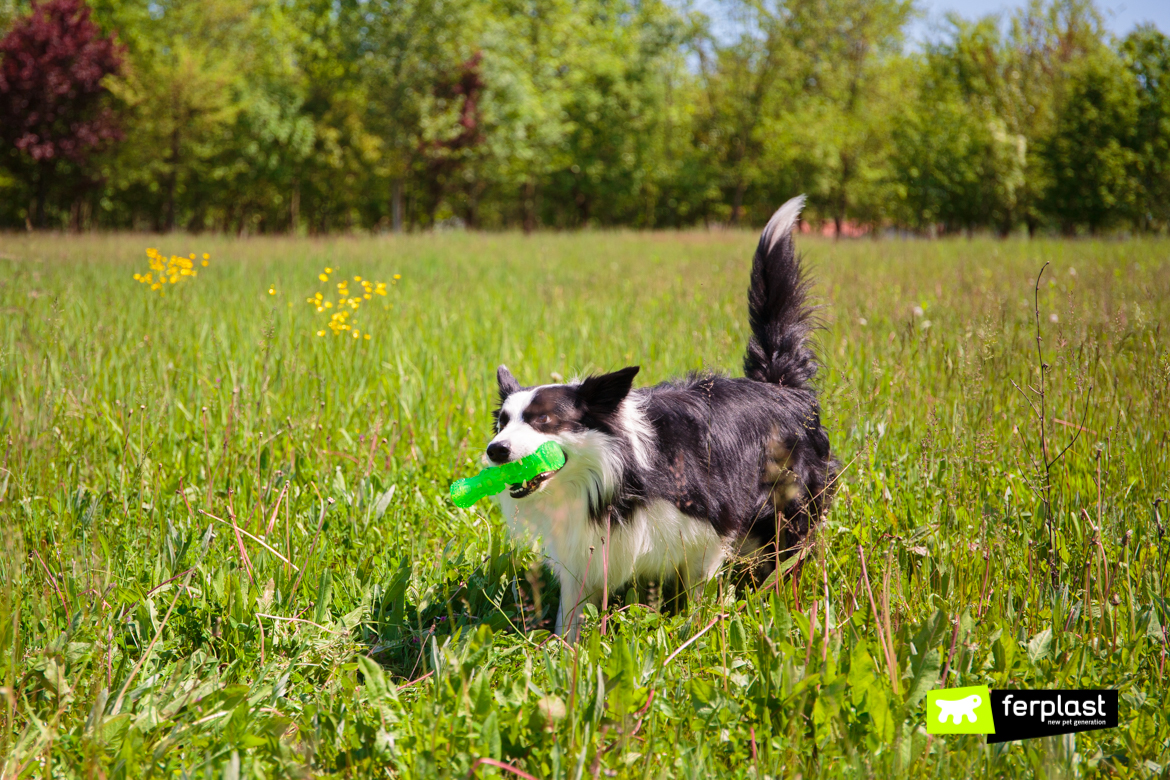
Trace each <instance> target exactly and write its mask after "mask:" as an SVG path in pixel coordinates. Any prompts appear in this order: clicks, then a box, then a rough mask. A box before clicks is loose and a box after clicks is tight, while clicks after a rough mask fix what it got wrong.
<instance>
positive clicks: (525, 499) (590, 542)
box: [486, 196, 836, 640]
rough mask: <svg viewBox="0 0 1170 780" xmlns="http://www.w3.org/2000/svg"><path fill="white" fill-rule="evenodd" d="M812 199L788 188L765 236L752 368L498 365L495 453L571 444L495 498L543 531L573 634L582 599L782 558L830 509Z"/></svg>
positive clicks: (692, 580)
mask: <svg viewBox="0 0 1170 780" xmlns="http://www.w3.org/2000/svg"><path fill="white" fill-rule="evenodd" d="M803 205H804V197H803V196H801V197H797V198H793V199H792V200H790V201H788V202H787V203H785V204H784V205H783V206H781V207H780V208H779V209H778V210H777V211H776V213H775V215H773V217H772V218H771V220H770V221H769V222H768V224H767V226H766V227H765V228H764V230H763V233H762V234H761V236H760V242H759V246H758V247H757V249H756V253H755V257H754V259H753V261H752V270H751V281H750V286H749V289H748V318H749V322H750V325H751V336H750V338H749V339H748V344H747V354H746V355H745V356H744V362H743V366H744V377H743V378H731V377H727V376H722V375H719V374H716V373H698V374H690V375H688V376H686V377H685V378H681V379H676V380H671V381H667V382H663V383H662V384H658V385H655V386H653V387H646V388H639V389H633V382H634V377H635V376H636V375H637V374H638V369H639V367H638V366H630V367H627V368H623V369H621V370H619V371H614V372H613V373H608V374H602V375H598V376H589V377H586V378H584V379H580V380H574V381H570V382H568V383H566V384H552V385H539V386H535V387H523V386H521V385H520V383H519V382H518V381H517V380H516V378H515V377H514V376H513V375H512V373H511V372H510V371H509V370H508V368H507V367H506V366H502V365H501V366H500V367H499V369H498V370H497V372H496V378H497V382H498V384H499V400H500V403H499V406H498V407H497V408H496V409H495V411H494V412H493V416H494V418H495V436H494V438H492V440H491V441H490V443H489V444H488V446H487V451H486V460H487V461H489V462H490V463H492V464H497V465H498V464H502V463H506V462H509V461H513V460H519V459H521V458H523V457H525V456H527V455H530V454H531V453H533V452H535V451H536V449H537V448H538V447H540V446H541V445H542V444H544V443H545V442H547V441H554V442H556V443H557V444H559V445H560V446H561V448H562V449H563V450H564V452H565V465H564V466H563V467H562V468H560V469H559V470H557V471H553V472H547V473H544V474H540V475H538V476H536V477H534V478H532V479H530V480H528V481H527V482H524V483H521V484H514V485H509V486H508V487H507V489H505V490H504V491H503V492H501V493H500V494H498V495H497V496H495V497H494V500H496V501H497V502H498V504H499V506H500V508H501V510H502V512H503V514H504V517H505V519H506V521H507V524H508V528H509V531H510V533H511V534H512V535H513V536H514V537H517V538H525V537H529V538H531V537H539V538H540V539H541V543H542V546H543V551H544V554H545V555H546V556H547V558H548V560H549V562H550V563H551V566H552V569H553V570H554V573H555V574H556V576H557V578H558V580H559V581H560V588H561V593H560V596H561V597H560V610H559V612H558V614H557V619H556V632H557V634H560V635H562V636H566V637H568V638H569V639H570V640H572V639H575V638H576V637H577V636H578V634H579V630H580V623H581V614H582V613H581V607H582V606H583V605H584V604H585V603H593V604H595V605H599V604H600V603H601V598H602V595H603V592H604V591H605V590H606V588H608V589H609V590H610V591H612V590H613V589H615V588H617V587H620V586H622V585H623V584H626V583H629V582H630V581H631V580H638V579H643V580H647V579H653V580H657V581H663V580H666V579H671V578H677V580H678V581H679V583H680V585H682V586H683V587H684V588H687V589H691V588H694V587H695V586H701V585H702V584H704V583H706V582H707V581H708V580H710V579H711V578H713V577H714V576H715V575H716V574H717V573H718V572H719V570H720V569H721V567H722V566H723V565H724V563H725V562H727V561H728V560H729V559H731V558H734V557H736V556H739V555H744V554H749V553H750V554H754V556H755V560H756V561H757V564H756V565H757V567H758V566H759V565H766V566H767V565H770V566H773V567H774V566H775V565H776V563H778V562H779V560H780V559H781V557H783V556H786V555H789V554H792V553H793V551H795V550H797V549H799V548H800V545H801V544H802V543H804V541H805V540H806V538H807V537H808V534H809V530H810V528H811V527H812V525H813V524H815V522H816V521H817V519H818V518H819V517H820V516H821V515H822V513H823V512H824V511H825V510H826V509H827V508H828V505H829V502H830V500H831V495H830V488H831V485H832V483H833V481H834V478H835V470H836V464H835V462H834V460H833V457H832V455H831V453H830V449H829V437H828V434H827V432H826V431H825V429H824V427H823V426H822V425H821V421H820V407H819V404H818V401H817V395H816V392H815V390H814V388H813V387H812V385H811V383H812V380H813V378H814V377H815V375H816V372H817V368H818V360H817V357H816V354H815V352H814V349H813V345H812V344H811V340H810V334H811V331H812V330H813V328H814V327H815V324H814V322H813V308H812V306H811V305H810V304H809V302H808V288H809V282H808V280H807V279H806V278H805V276H804V274H803V272H802V270H801V267H800V261H799V258H798V257H797V255H796V250H795V245H794V240H793V236H792V230H793V227H794V225H795V224H796V220H797V218H798V216H799V215H800V210H801V207H802V206H803ZM761 562H762V564H761ZM769 562H771V563H770V564H769Z"/></svg>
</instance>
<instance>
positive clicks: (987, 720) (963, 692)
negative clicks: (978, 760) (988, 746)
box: [926, 685, 1118, 743]
mask: <svg viewBox="0 0 1170 780" xmlns="http://www.w3.org/2000/svg"><path fill="white" fill-rule="evenodd" d="M926 709H927V712H926V732H927V733H928V734H986V735H987V741H988V742H989V743H995V742H1012V741H1014V740H1017V739H1036V738H1037V737H1052V736H1056V735H1057V734H1073V733H1076V732H1079V731H1094V730H1096V729H1109V728H1116V727H1117V710H1118V696H1117V691H1116V690H1096V689H1093V690H1088V689H1085V690H1034V691H1029V690H1012V691H1006V690H994V691H992V690H988V688H987V687H986V686H983V685H973V686H969V687H967V688H945V689H943V690H939V691H930V692H928V693H927V695H926Z"/></svg>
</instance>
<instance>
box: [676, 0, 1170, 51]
mask: <svg viewBox="0 0 1170 780" xmlns="http://www.w3.org/2000/svg"><path fill="white" fill-rule="evenodd" d="M1096 2H1097V8H1098V9H1100V11H1101V15H1102V16H1103V17H1104V19H1105V27H1106V28H1107V29H1108V30H1109V31H1110V32H1112V33H1113V34H1114V35H1116V36H1117V37H1119V38H1120V37H1123V36H1124V35H1125V34H1126V33H1128V32H1129V31H1130V30H1132V29H1133V28H1134V27H1136V26H1137V25H1139V24H1142V23H1143V22H1153V23H1154V25H1155V26H1156V27H1157V28H1158V29H1159V30H1161V31H1162V32H1163V33H1165V34H1166V35H1170V0H1096ZM675 3H676V5H677V6H678V7H680V8H688V7H689V8H694V9H696V10H699V11H703V12H705V13H706V14H707V15H708V16H710V17H711V21H712V22H713V24H714V31H715V33H716V35H720V36H727V37H728V38H731V37H734V33H735V31H736V29H737V28H736V25H735V23H734V22H732V21H731V20H730V19H727V18H726V12H725V11H724V10H723V9H722V8H721V4H720V2H719V0H675ZM1026 4H1027V0H918V2H917V5H918V8H919V9H920V10H921V11H922V12H923V15H922V17H921V18H919V19H917V20H915V21H914V22H912V23H911V25H910V29H909V31H908V32H909V38H910V45H911V46H913V45H914V44H915V43H919V44H921V43H923V42H925V41H929V40H932V39H933V38H937V37H938V36H937V34H935V35H932V32H937V31H940V30H942V29H943V22H944V20H945V18H946V15H947V13H949V12H951V11H956V12H958V14H959V15H960V16H962V17H964V18H966V19H977V18H979V17H981V16H986V15H987V14H993V13H999V14H1001V15H1002V16H1003V18H1004V20H1005V21H1006V19H1007V18H1009V17H1010V16H1011V13H1012V12H1013V11H1015V10H1016V9H1017V8H1020V7H1022V6H1024V5H1026Z"/></svg>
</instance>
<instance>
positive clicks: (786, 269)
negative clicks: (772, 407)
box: [743, 195, 817, 388]
mask: <svg viewBox="0 0 1170 780" xmlns="http://www.w3.org/2000/svg"><path fill="white" fill-rule="evenodd" d="M803 206H804V196H803V195H800V196H798V197H795V198H793V199H792V200H790V201H788V202H787V203H785V204H784V205H783V206H781V207H780V208H779V209H777V210H776V213H775V214H773V215H772V219H770V220H768V224H767V226H766V227H765V228H764V232H763V233H762V234H760V245H759V247H757V248H756V256H755V259H753V260H752V280H751V286H750V287H749V288H748V320H749V322H750V324H751V328H752V335H751V338H749V339H748V344H747V354H746V355H744V358H743V373H744V376H746V377H747V378H748V379H754V380H755V381H757V382H770V383H772V384H781V385H784V386H785V387H800V388H803V387H807V386H808V384H809V383H810V382H811V381H812V378H813V377H814V376H815V375H816V373H817V359H816V355H815V354H814V353H813V350H812V347H811V346H810V345H809V343H808V341H809V332H810V331H811V330H812V327H813V323H812V312H813V309H812V307H811V306H810V305H809V303H808V286H809V285H808V281H807V280H806V279H805V277H804V274H803V273H802V272H801V269H800V260H799V259H798V258H797V256H796V246H795V242H794V241H793V239H792V228H793V226H795V225H796V218H797V217H799V216H800V209H801V207H803Z"/></svg>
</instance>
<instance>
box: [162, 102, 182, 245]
mask: <svg viewBox="0 0 1170 780" xmlns="http://www.w3.org/2000/svg"><path fill="white" fill-rule="evenodd" d="M179 140H180V136H179V126H178V124H176V125H175V129H174V130H172V131H171V175H170V176H169V177H168V178H167V205H166V211H165V213H164V216H163V225H162V227H163V230H165V231H166V232H168V233H170V232H171V231H173V230H174V229H175V190H176V189H178V186H179Z"/></svg>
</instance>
